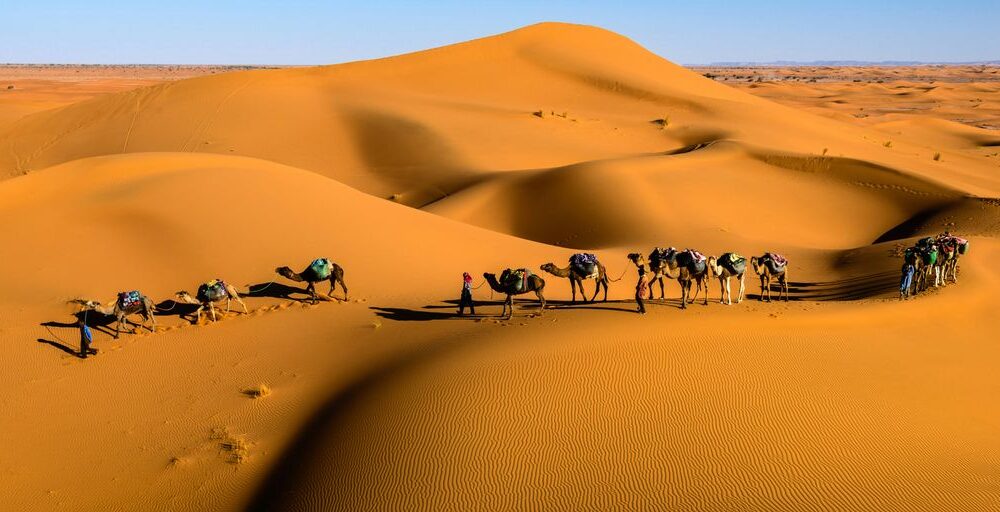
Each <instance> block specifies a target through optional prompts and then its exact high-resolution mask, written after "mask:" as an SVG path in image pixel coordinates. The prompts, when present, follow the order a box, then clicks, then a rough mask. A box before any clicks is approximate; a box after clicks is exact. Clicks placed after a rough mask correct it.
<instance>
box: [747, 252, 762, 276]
mask: <svg viewBox="0 0 1000 512" xmlns="http://www.w3.org/2000/svg"><path fill="white" fill-rule="evenodd" d="M762 259H763V256H751V257H750V266H751V267H753V272H754V274H757V275H758V276H761V275H764V271H765V267H764V262H763V261H761V260H762Z"/></svg>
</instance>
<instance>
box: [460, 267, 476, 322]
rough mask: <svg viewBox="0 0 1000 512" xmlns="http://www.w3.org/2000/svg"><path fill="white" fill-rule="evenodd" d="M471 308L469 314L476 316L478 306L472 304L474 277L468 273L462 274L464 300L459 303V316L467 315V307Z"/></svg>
mask: <svg viewBox="0 0 1000 512" xmlns="http://www.w3.org/2000/svg"><path fill="white" fill-rule="evenodd" d="M466 306H468V307H469V313H470V314H473V315H475V314H476V305H475V304H473V302H472V276H470V275H469V273H468V272H464V273H463V274H462V299H461V300H459V302H458V314H459V316H462V315H464V314H465V307H466Z"/></svg>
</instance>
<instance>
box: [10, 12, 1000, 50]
mask: <svg viewBox="0 0 1000 512" xmlns="http://www.w3.org/2000/svg"><path fill="white" fill-rule="evenodd" d="M539 21H567V22H574V23H585V24H591V25H598V26H601V27H604V28H607V29H610V30H614V31H616V32H619V33H622V34H624V35H626V36H628V37H631V38H632V39H635V40H636V41H638V42H639V43H641V44H643V45H644V46H646V47H647V48H649V49H651V50H652V51H654V52H656V53H658V54H660V55H662V56H664V57H666V58H668V59H670V60H673V61H674V62H678V63H681V64H697V63H707V62H712V61H770V60H779V59H780V60H803V61H807V60H820V59H822V60H831V59H833V60H841V59H855V60H875V61H878V60H918V61H976V60H997V59H1000V3H998V0H982V1H979V0H952V1H940V0H938V1H933V2H932V1H924V0H915V1H909V2H902V1H881V2H880V1H871V0H860V1H859V0H840V1H837V0H826V1H824V2H822V3H819V2H811V1H808V0H799V1H784V0H775V1H758V2H751V1H745V0H732V1H715V2H702V1H698V0H689V1H686V2H675V1H669V0H661V1H640V0H633V1H628V0H625V1H621V2H613V1H591V0H577V1H575V2H574V1H563V0H551V1H537V2H528V1H518V0H509V1H503V2H501V1H492V0H488V1H481V2H474V1H469V2H463V1H444V0H441V1H426V2H419V1H388V0H386V1H379V0H368V1H364V0H361V1H356V2H341V1H327V2H321V1H309V0H291V1H281V0H270V1H263V0H239V1H230V0H218V1H211V0H209V1H204V2H196V1H193V0H173V1H155V2H154V1H150V0H133V1H130V2H126V1H121V2H112V1H108V0H88V1H84V0H0V62H25V63H159V64H164V63H168V64H169V63H183V64H326V63H334V62H344V61H350V60H358V59H367V58H374V57H382V56H387V55H394V54H399V53H406V52H409V51H414V50H420V49H425V48H429V47H433V46H440V45H444V44H448V43H453V42H459V41H464V40H467V39H473V38H476V37H481V36H485V35H489V34H494V33H499V32H505V31H508V30H511V29H514V28H517V27H520V26H523V25H528V24H531V23H536V22H539Z"/></svg>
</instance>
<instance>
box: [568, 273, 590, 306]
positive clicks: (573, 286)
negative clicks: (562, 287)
mask: <svg viewBox="0 0 1000 512" xmlns="http://www.w3.org/2000/svg"><path fill="white" fill-rule="evenodd" d="M569 289H570V292H571V293H572V294H573V300H572V302H576V280H575V279H573V278H572V277H571V278H569ZM580 292H581V293H582V292H583V290H580ZM584 298H586V297H584Z"/></svg>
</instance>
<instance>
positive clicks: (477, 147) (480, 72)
mask: <svg viewBox="0 0 1000 512" xmlns="http://www.w3.org/2000/svg"><path fill="white" fill-rule="evenodd" d="M884 138H885V137H884V135H883V134H881V133H880V132H874V131H870V130H867V129H863V128H859V127H855V126H850V125H847V124H844V123H840V122H837V121H833V120H830V119H826V118H823V117H819V116H813V115H810V114H806V113H803V112H801V111H797V110H793V109H790V108H787V107H783V106H780V105H777V104H775V103H771V102H768V101H766V100H763V99H760V98H757V97H754V96H751V95H749V94H746V93H744V92H742V91H737V90H735V89H732V88H730V87H728V86H725V85H723V84H718V83H715V82H713V81H711V80H708V79H706V78H704V77H702V76H700V75H698V74H696V73H693V72H691V71H689V70H686V69H684V68H681V67H678V66H676V65H674V64H672V63H670V62H668V61H666V60H664V59H662V58H660V57H658V56H656V55H654V54H652V53H650V52H648V51H646V50H645V49H643V48H642V47H640V46H639V45H637V44H635V43H634V42H632V41H630V40H628V39H626V38H624V37H622V36H619V35H616V34H613V33H610V32H607V31H604V30H601V29H597V28H593V27H584V26H577V25H566V24H552V23H548V24H541V25H535V26H531V27H527V28H524V29H521V30H517V31H514V32H510V33H506V34H501V35H498V36H493V37H488V38H484V39H479V40H474V41H470V42H467V43H462V44H457V45H452V46H447V47H443V48H438V49H434V50H428V51H424V52H418V53H414V54H408V55H402V56H398V57H391V58H386V59H380V60H373V61H366V62H358V63H350V64H341V65H334V66H325V67H316V68H301V69H280V70H267V71H247V72H236V73H227V74H223V75H219V76H211V77H202V78H195V79H189V80H183V81H178V82H174V83H169V84H162V85H158V86H154V87H150V88H144V89H138V90H134V91H129V92H126V93H120V94H115V95H109V96H106V97H101V98H97V99H94V100H91V101H86V102H82V103H79V104H75V105H71V106H68V107H65V108H61V109H57V110H53V111H47V112H43V113H39V114H36V115H32V116H28V117H26V118H24V119H21V120H20V121H18V122H16V123H14V124H13V125H12V126H9V127H8V128H7V129H6V131H5V132H3V133H0V176H13V175H18V174H21V173H24V172H28V171H31V170H34V169H40V168H43V167H47V166H50V165H54V164H58V163H62V162H66V161H70V160H73V159H77V158H81V157H88V156H97V155H109V154H117V153H127V152H146V151H167V152H200V153H220V154H235V155H244V156H252V157H256V158H260V159H265V160H270V161H273V162H278V163H283V164H286V165H291V166H295V167H299V168H302V169H306V170H310V171H314V172H317V173H319V174H323V175H325V176H328V177H331V178H334V179H336V180H338V181H341V182H343V183H345V184H347V185H349V186H351V187H354V188H357V189H359V190H362V191H364V192H367V193H370V194H373V195H375V196H378V197H393V198H394V199H395V200H397V201H400V202H403V203H405V204H409V205H412V206H423V205H426V204H428V203H431V202H433V201H435V200H438V199H441V198H443V197H446V196H447V195H449V194H452V193H455V192H458V191H460V190H462V189H464V188H465V187H467V186H469V185H470V184H474V183H479V182H481V181H482V180H483V179H484V178H486V177H489V176H492V174H491V173H492V172H496V171H508V172H509V171H515V170H532V169H545V168H554V167H564V166H567V165H574V164H581V163H585V162H590V161H596V160H604V159H609V158H625V157H634V156H637V155H643V154H648V153H655V152H666V151H678V150H680V149H682V148H684V147H686V146H690V145H696V144H704V143H711V142H715V141H719V140H726V139H729V140H734V141H737V142H739V143H742V144H750V145H754V146H756V147H759V148H761V150H762V151H777V152H783V153H786V152H791V153H800V154H802V155H803V156H813V155H820V154H822V153H823V152H827V153H828V154H829V155H830V156H838V157H844V158H854V159H860V160H865V161H870V162H872V163H874V164H877V165H880V166H884V167H889V168H895V169H905V170H906V172H907V173H910V174H913V175H918V176H921V177H922V178H924V179H928V180H933V181H938V182H947V183H948V184H949V186H951V187H954V188H955V189H956V190H959V191H962V192H967V193H973V194H977V195H983V196H988V197H992V196H995V195H997V191H998V190H1000V184H998V179H997V178H996V176H995V173H989V174H983V173H981V172H979V171H977V170H976V165H978V162H976V161H975V160H974V159H970V158H968V157H966V156H964V155H954V156H952V155H948V157H947V158H944V159H943V161H939V162H935V161H933V160H932V155H933V154H934V153H935V152H939V151H947V149H946V148H945V149H942V148H934V147H927V146H923V145H919V144H907V143H905V142H897V143H896V145H895V146H893V147H892V148H886V147H884ZM681 158H684V157H681ZM745 164H747V162H746V161H742V160H735V161H733V162H731V163H730V164H728V165H729V166H730V167H733V168H736V167H741V166H743V165H745ZM604 238H613V237H611V236H610V235H609V234H607V233H606V234H605V236H604Z"/></svg>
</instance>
